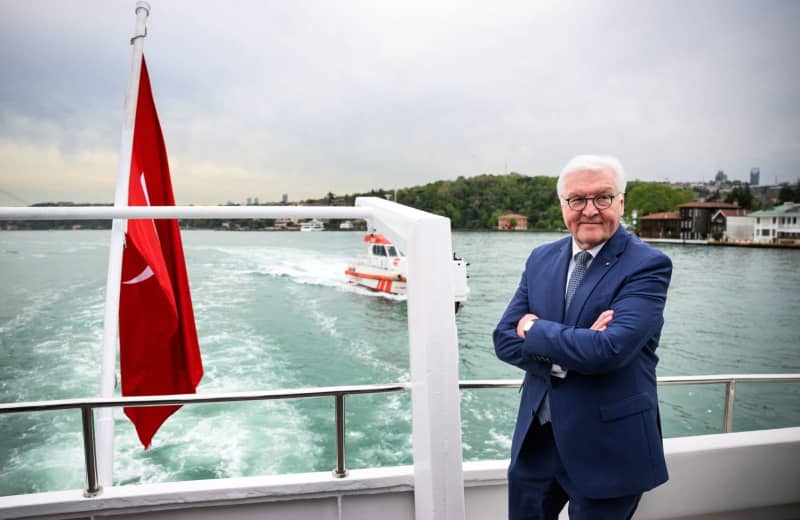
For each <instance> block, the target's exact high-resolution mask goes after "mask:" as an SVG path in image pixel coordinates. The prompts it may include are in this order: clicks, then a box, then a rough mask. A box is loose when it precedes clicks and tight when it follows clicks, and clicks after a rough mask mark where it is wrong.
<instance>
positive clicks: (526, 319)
mask: <svg viewBox="0 0 800 520" xmlns="http://www.w3.org/2000/svg"><path fill="white" fill-rule="evenodd" d="M606 312H608V311H606ZM538 319H539V316H537V315H535V314H526V315H525V316H523V317H521V318H520V319H519V321H518V322H517V336H519V338H520V339H525V331H524V330H522V328H523V327H524V326H525V324H526V323H528V322H529V321H531V320H538ZM609 321H610V320H609Z"/></svg>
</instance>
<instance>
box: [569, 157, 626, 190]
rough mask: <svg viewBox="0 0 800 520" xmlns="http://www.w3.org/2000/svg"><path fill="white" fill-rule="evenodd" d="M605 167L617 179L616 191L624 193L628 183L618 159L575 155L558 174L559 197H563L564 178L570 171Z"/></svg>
mask: <svg viewBox="0 0 800 520" xmlns="http://www.w3.org/2000/svg"><path fill="white" fill-rule="evenodd" d="M605 169H610V170H611V171H612V172H614V179H615V180H616V181H617V191H618V192H619V193H625V187H626V186H627V185H628V181H627V180H626V179H625V170H623V169H622V163H621V162H619V159H617V158H616V157H614V156H613V155H576V156H575V157H573V158H572V159H570V160H569V162H568V163H567V165H566V166H564V168H563V169H562V170H561V173H560V174H559V176H558V183H557V184H556V192H557V193H558V196H559V198H564V184H565V180H564V179H565V178H566V176H567V175H569V174H570V173H574V172H579V171H585V170H590V171H593V172H599V171H602V170H605Z"/></svg>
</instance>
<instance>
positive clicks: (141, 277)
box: [122, 172, 155, 285]
mask: <svg viewBox="0 0 800 520" xmlns="http://www.w3.org/2000/svg"><path fill="white" fill-rule="evenodd" d="M139 184H141V185H142V191H143V192H144V200H145V201H146V202H147V205H148V206H150V194H149V193H147V182H146V181H145V180H144V172H142V173H141V175H140V176H139ZM154 274H155V273H154V272H153V270H152V269H150V266H149V265H148V266H147V267H145V268H144V270H143V271H142V272H141V273H139V274H137V275H136V276H134V277H133V278H131V279H130V280H126V281H123V282H122V283H124V284H126V285H133V284H137V283H142V282H144V281H145V280H147V279H148V278H151V277H152V276H153V275H154Z"/></svg>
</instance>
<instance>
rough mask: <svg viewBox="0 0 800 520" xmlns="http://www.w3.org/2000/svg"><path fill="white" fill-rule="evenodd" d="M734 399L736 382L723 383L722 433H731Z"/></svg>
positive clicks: (732, 380) (733, 380)
mask: <svg viewBox="0 0 800 520" xmlns="http://www.w3.org/2000/svg"><path fill="white" fill-rule="evenodd" d="M735 397H736V380H735V379H731V380H730V381H728V382H727V383H725V419H724V421H725V424H723V426H722V431H723V432H724V433H730V432H732V431H733V399H734V398H735Z"/></svg>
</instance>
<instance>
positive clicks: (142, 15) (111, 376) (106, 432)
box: [97, 1, 150, 487]
mask: <svg viewBox="0 0 800 520" xmlns="http://www.w3.org/2000/svg"><path fill="white" fill-rule="evenodd" d="M135 12H136V28H135V31H134V33H133V34H134V36H133V38H131V45H133V58H132V59H131V72H130V76H129V78H128V94H127V96H126V97H125V114H124V119H123V121H122V139H121V140H120V147H119V169H118V172H117V188H116V192H115V194H114V206H115V207H124V206H127V205H128V178H129V176H130V170H131V149H132V148H133V130H134V122H135V119H136V102H137V100H138V98H139V76H140V74H141V68H142V49H143V47H144V37H145V36H147V17H148V16H149V15H150V4H148V3H147V2H142V1H139V2H136V11H135ZM126 224H127V220H124V219H114V220H113V221H112V223H111V245H110V247H109V250H108V277H107V279H106V305H105V316H104V319H103V364H102V369H101V372H100V397H112V396H113V394H114V386H115V382H116V377H115V373H116V367H117V336H118V333H119V294H120V283H121V278H122V248H123V247H124V243H125V228H126ZM97 431H98V435H97V463H98V464H97V473H98V480H99V482H100V485H101V486H109V487H111V486H112V485H113V473H114V415H113V410H112V409H111V408H100V410H99V411H98V419H97Z"/></svg>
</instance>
